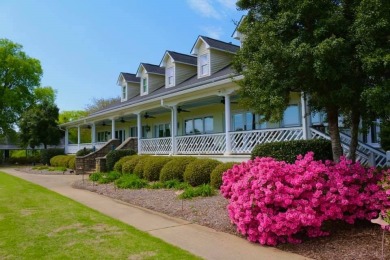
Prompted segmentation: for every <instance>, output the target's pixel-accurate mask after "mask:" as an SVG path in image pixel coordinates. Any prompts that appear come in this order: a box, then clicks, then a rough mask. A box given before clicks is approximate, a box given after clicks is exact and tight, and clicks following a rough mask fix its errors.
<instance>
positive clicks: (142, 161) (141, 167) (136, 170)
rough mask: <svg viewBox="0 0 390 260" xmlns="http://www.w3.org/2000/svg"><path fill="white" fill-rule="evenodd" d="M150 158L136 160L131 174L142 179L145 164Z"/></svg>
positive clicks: (141, 157) (144, 157) (142, 157)
mask: <svg viewBox="0 0 390 260" xmlns="http://www.w3.org/2000/svg"><path fill="white" fill-rule="evenodd" d="M149 157H150V156H140V159H139V160H138V163H137V165H136V166H135V167H134V170H133V172H132V173H134V174H135V175H137V176H138V177H139V178H144V168H145V165H146V162H147V161H148V159H149Z"/></svg>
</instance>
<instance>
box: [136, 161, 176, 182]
mask: <svg viewBox="0 0 390 260" xmlns="http://www.w3.org/2000/svg"><path fill="white" fill-rule="evenodd" d="M171 160H172V158H171V157H166V156H149V157H148V158H147V159H146V160H145V165H144V169H143V178H144V179H146V180H148V181H158V180H159V179H160V172H161V169H162V168H163V167H164V165H165V164H166V163H168V162H169V161H171Z"/></svg>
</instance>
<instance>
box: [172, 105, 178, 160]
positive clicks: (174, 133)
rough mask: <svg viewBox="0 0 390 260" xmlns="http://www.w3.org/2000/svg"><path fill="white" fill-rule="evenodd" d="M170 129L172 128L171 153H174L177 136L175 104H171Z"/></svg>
mask: <svg viewBox="0 0 390 260" xmlns="http://www.w3.org/2000/svg"><path fill="white" fill-rule="evenodd" d="M171 125H172V126H171V129H172V133H171V136H172V154H176V152H177V150H176V136H177V106H176V105H174V106H172V113H171Z"/></svg>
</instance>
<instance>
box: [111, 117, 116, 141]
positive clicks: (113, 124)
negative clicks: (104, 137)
mask: <svg viewBox="0 0 390 260" xmlns="http://www.w3.org/2000/svg"><path fill="white" fill-rule="evenodd" d="M111 139H115V119H114V118H113V119H111Z"/></svg>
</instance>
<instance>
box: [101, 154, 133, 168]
mask: <svg viewBox="0 0 390 260" xmlns="http://www.w3.org/2000/svg"><path fill="white" fill-rule="evenodd" d="M134 154H136V152H135V151H134V150H131V149H126V150H114V151H110V152H109V153H108V154H107V156H106V158H107V159H106V166H107V171H112V170H113V169H114V165H115V163H116V162H117V161H118V160H119V159H120V158H122V157H124V156H127V155H134Z"/></svg>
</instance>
